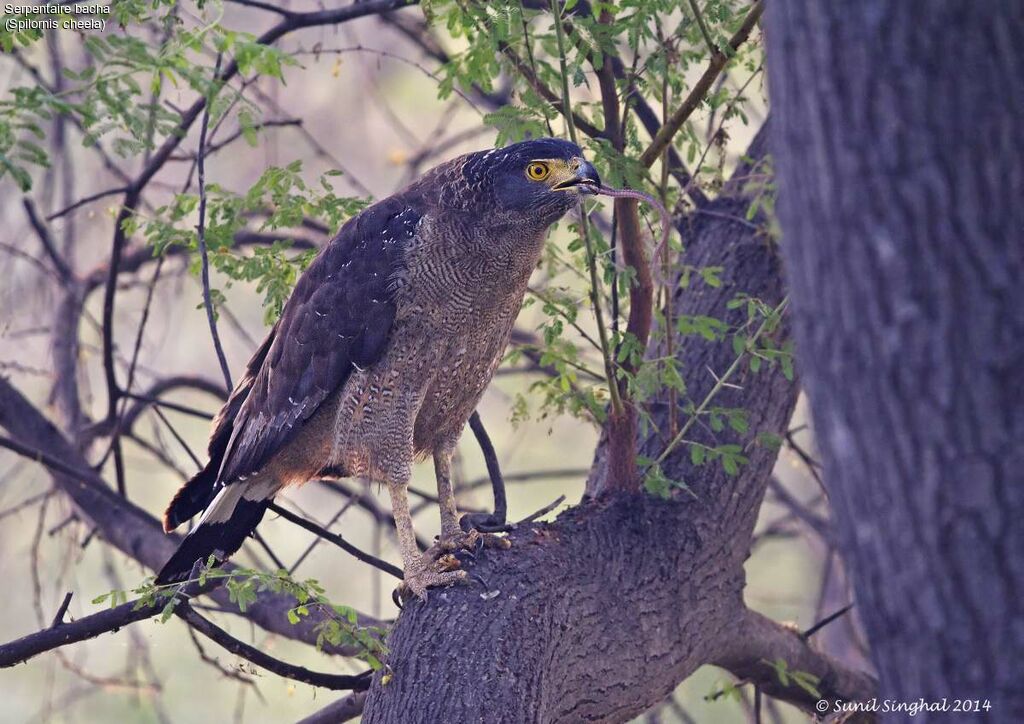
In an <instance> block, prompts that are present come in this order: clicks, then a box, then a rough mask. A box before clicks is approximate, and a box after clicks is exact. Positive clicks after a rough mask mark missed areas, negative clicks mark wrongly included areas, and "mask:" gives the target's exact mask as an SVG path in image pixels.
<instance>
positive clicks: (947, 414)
mask: <svg viewBox="0 0 1024 724" xmlns="http://www.w3.org/2000/svg"><path fill="white" fill-rule="evenodd" d="M768 8H769V9H768V11H767V14H768V21H767V23H768V25H767V30H766V37H767V41H768V68H769V79H770V87H771V93H772V108H773V110H772V115H773V123H774V126H773V151H774V153H775V166H776V172H777V178H778V187H779V199H778V215H779V221H780V223H781V226H782V230H783V241H782V245H783V248H784V254H785V261H786V269H787V275H788V281H789V283H790V288H791V293H792V299H793V305H794V331H795V338H796V343H797V353H798V361H799V363H800V370H801V374H802V377H803V380H804V382H805V384H806V386H807V389H808V393H809V395H810V398H811V403H812V411H813V415H814V420H815V423H816V430H817V436H818V440H819V445H820V447H821V451H822V454H823V457H824V462H825V469H826V473H827V480H828V487H829V491H830V498H831V503H832V505H833V508H834V511H835V515H836V517H837V520H838V524H839V533H840V541H839V542H840V548H841V550H842V553H843V555H844V557H845V560H846V562H847V563H848V564H849V566H850V567H851V569H852V575H853V581H854V588H855V591H856V594H857V607H858V608H857V610H858V611H859V614H860V617H861V619H862V620H863V622H864V624H865V627H866V630H867V634H868V636H869V639H870V643H871V648H872V650H873V655H874V658H875V662H876V664H877V667H878V671H879V678H880V681H881V696H882V697H888V698H892V699H895V700H898V701H905V702H916V701H918V700H919V699H920V698H921V697H923V698H924V699H925V701H934V700H941V699H942V698H943V697H947V698H948V699H949V706H950V707H952V706H954V703H953V700H954V699H971V700H974V699H977V700H980V701H981V702H982V704H984V702H985V701H986V700H988V701H989V702H991V707H992V708H991V710H990V711H988V712H985V711H981V712H977V713H972V714H966V715H965V714H959V715H955V716H957V719H956V720H957V721H1007V722H1009V721H1024V689H1022V687H1021V684H1020V675H1021V668H1020V667H1021V659H1022V656H1024V525H1022V523H1021V521H1022V519H1024V486H1022V485H1021V483H1022V480H1021V477H1022V473H1021V471H1022V470H1024V375H1022V370H1024V302H1022V300H1021V297H1020V284H1021V282H1022V280H1024V238H1022V236H1024V133H1022V130H1021V124H1022V122H1024V79H1022V72H1024V6H1022V5H1021V4H1020V3H978V2H970V1H969V0H959V1H942V2H940V1H938V0H932V1H930V2H924V1H922V0H918V1H916V2H912V1H910V0H870V1H869V0H862V1H861V2H857V3H834V2H815V1H812V0H772V2H771V3H769V6H768ZM891 720H893V721H904V720H906V721H910V720H911V718H910V716H909V714H907V713H906V712H903V713H897V714H893V715H891ZM915 721H916V720H915Z"/></svg>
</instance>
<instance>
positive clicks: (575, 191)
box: [461, 138, 601, 225]
mask: <svg viewBox="0 0 1024 724" xmlns="http://www.w3.org/2000/svg"><path fill="white" fill-rule="evenodd" d="M461 175H462V180H463V182H464V183H465V184H466V187H467V189H466V190H468V191H469V192H470V194H471V195H472V196H475V197H476V198H477V200H479V201H484V202H485V203H486V204H487V205H489V206H490V207H491V208H492V209H493V210H494V211H495V212H497V215H498V216H500V217H504V220H508V219H509V218H510V217H511V218H513V219H515V218H518V217H520V216H521V217H522V219H523V220H532V221H536V222H538V223H539V224H542V225H547V224H551V223H553V222H554V221H556V220H557V219H558V218H559V217H560V216H562V214H564V213H565V212H566V211H568V210H569V209H570V208H571V207H572V206H574V205H575V204H576V203H577V201H578V199H579V197H580V196H581V195H583V194H593V193H596V191H597V189H598V187H599V186H600V185H601V179H600V177H598V175H597V170H596V169H595V168H594V166H593V165H592V164H591V163H590V162H589V161H587V160H586V159H585V158H584V157H583V151H581V150H580V147H579V146H577V145H576V144H574V143H570V142H569V141H563V140H561V139H558V138H537V139H534V140H530V141H523V142H521V143H514V144H512V145H510V146H506V147H504V148H497V149H494V150H491V151H478V152H476V153H471V154H469V155H468V156H466V157H465V161H464V163H463V164H462V174H461Z"/></svg>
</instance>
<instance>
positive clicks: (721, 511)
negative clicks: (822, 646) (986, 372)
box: [363, 143, 873, 724]
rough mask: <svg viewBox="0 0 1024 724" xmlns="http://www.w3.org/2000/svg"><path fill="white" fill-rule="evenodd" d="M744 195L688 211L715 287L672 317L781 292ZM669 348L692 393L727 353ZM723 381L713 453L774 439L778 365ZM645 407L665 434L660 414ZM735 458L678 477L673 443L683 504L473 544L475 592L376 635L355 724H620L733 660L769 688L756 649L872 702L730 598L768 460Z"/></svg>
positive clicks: (686, 468) (785, 386)
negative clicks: (376, 652) (480, 547)
mask: <svg viewBox="0 0 1024 724" xmlns="http://www.w3.org/2000/svg"><path fill="white" fill-rule="evenodd" d="M760 148H761V144H760V143H757V144H755V147H754V148H753V149H752V153H754V154H759V153H760V150H759V149H760ZM749 201H750V200H749V199H748V198H745V197H743V196H742V195H740V196H739V197H737V198H723V199H720V200H719V201H716V202H714V203H713V204H712V205H711V207H710V208H708V209H707V210H708V211H710V212H711V213H710V214H706V215H705V214H700V215H698V216H697V219H696V222H695V223H694V226H693V228H692V229H691V230H689V232H688V233H687V234H686V236H685V237H684V240H685V241H686V243H687V247H688V248H687V251H686V252H685V255H684V259H683V261H685V263H687V264H693V265H695V266H698V267H702V266H721V267H724V268H725V270H726V271H725V273H724V277H725V279H724V281H725V283H724V284H723V286H722V287H721V288H718V289H715V288H711V287H708V286H704V285H702V284H699V283H694V284H693V285H691V287H690V288H688V289H685V290H682V289H681V290H680V295H679V298H678V300H677V310H678V312H682V313H687V314H707V315H714V316H717V317H720V318H724V317H728V316H730V315H732V314H733V313H731V312H727V311H726V304H727V302H728V301H729V300H730V299H732V298H733V296H734V295H735V294H736V293H737V292H740V291H745V292H748V293H750V294H754V295H757V296H760V297H762V298H764V299H765V300H766V301H768V302H769V303H777V302H778V301H779V300H780V299H781V297H782V283H781V278H780V274H779V273H778V272H779V267H778V262H777V259H776V255H775V250H774V248H773V247H772V245H771V244H770V243H769V241H768V240H767V239H766V238H765V237H764V236H762V235H761V234H760V233H759V232H758V231H757V229H756V227H754V228H752V227H753V225H751V224H747V223H746V222H745V220H744V214H745V211H746V208H747V206H748V205H749ZM682 347H683V348H684V352H683V353H682V354H681V355H680V359H681V360H683V362H684V364H685V370H686V375H687V378H688V382H689V383H690V385H691V394H692V396H693V398H695V399H698V400H699V399H701V397H702V396H703V395H704V394H705V393H706V391H707V390H708V389H710V388H711V385H712V384H713V382H714V380H713V378H712V377H711V375H710V374H709V373H708V372H707V370H708V369H711V370H714V371H715V372H716V373H718V374H720V373H721V372H722V371H723V370H725V369H726V368H727V367H728V366H729V364H730V363H731V362H732V361H733V359H734V358H735V353H734V352H733V351H732V346H731V345H730V344H729V343H728V342H724V343H709V342H703V341H694V340H693V339H692V338H687V339H686V340H685V341H684V344H683V345H682ZM655 353H656V352H655ZM733 381H734V382H736V383H737V384H738V385H739V386H740V387H739V388H736V389H728V390H726V391H725V392H724V393H723V395H722V397H721V398H720V399H719V400H717V404H721V405H725V406H736V407H745V408H747V409H748V410H749V411H750V414H751V419H750V423H751V432H750V433H749V434H745V435H739V434H736V433H731V432H724V433H720V436H719V438H718V440H717V442H718V443H719V444H722V443H726V442H737V443H740V444H749V443H752V441H753V437H754V435H755V433H756V432H758V431H769V432H774V433H777V434H779V433H781V432H783V431H784V429H785V426H786V424H787V422H788V420H789V416H790V414H791V412H792V408H793V405H794V402H795V399H796V393H797V387H796V384H795V383H793V382H791V381H787V380H786V379H785V378H784V377H783V375H782V374H781V373H779V372H778V371H771V372H768V371H762V372H761V373H760V374H759V375H754V374H752V373H751V372H750V371H749V370H747V369H746V368H745V369H744V371H743V372H742V373H741V374H740V375H739V377H738V378H736V379H735V380H733ZM653 409H654V413H653V414H654V417H655V419H656V420H657V421H658V423H659V426H660V427H661V428H662V429H663V430H664V429H667V428H668V420H667V417H668V410H667V405H665V404H658V405H654V406H653ZM679 415H680V419H685V413H683V412H680V413H679ZM639 443H640V447H641V449H642V450H643V451H644V454H648V455H650V454H651V452H652V451H654V448H656V447H658V446H662V445H664V440H663V439H662V440H661V441H660V442H659V441H658V440H655V439H654V438H653V437H647V436H643V435H642V436H641V438H640V440H639ZM749 453H750V463H749V465H747V466H746V467H745V468H744V469H742V470H741V471H740V473H739V475H736V476H729V475H727V474H725V473H724V472H723V471H722V469H721V467H720V466H718V465H717V464H712V465H706V466H704V467H701V468H699V469H691V468H690V462H689V453H688V451H686V450H685V449H680V450H679V451H678V452H677V453H675V454H673V455H671V456H670V457H669V458H667V459H666V462H665V466H664V469H665V471H666V473H667V475H668V476H669V477H671V478H673V479H677V480H685V481H686V482H687V483H688V484H689V486H690V488H691V489H692V490H693V493H694V495H693V496H690V495H688V494H681V495H680V496H678V497H677V498H676V499H674V500H669V501H663V500H658V499H655V498H653V497H652V496H649V495H632V496H630V495H622V494H618V495H611V496H608V495H605V496H602V497H598V498H597V499H596V500H592V501H590V502H587V503H584V504H582V505H580V506H577V507H576V508H574V509H571V510H570V511H568V512H567V513H565V514H563V515H562V516H560V517H559V519H558V520H557V521H556V522H554V523H551V524H532V525H528V526H522V527H520V528H519V529H518V530H517V531H515V532H514V533H513V534H512V535H511V538H512V541H513V547H512V549H511V550H509V551H502V552H491V551H489V550H488V551H485V553H484V554H483V556H481V557H480V558H479V559H478V560H477V561H476V562H475V563H472V564H471V565H470V566H469V568H468V569H469V571H470V573H471V574H475V575H476V576H478V577H479V579H478V580H477V581H475V582H473V583H471V584H470V585H466V586H458V587H453V588H449V589H445V590H439V591H434V592H432V593H431V595H430V599H429V601H428V602H427V603H425V604H422V603H419V602H415V603H412V604H410V605H409V606H408V607H407V608H406V610H404V611H403V612H402V614H401V616H400V617H399V619H398V622H397V624H396V626H395V628H394V630H393V631H392V633H391V635H390V636H389V638H388V645H389V647H390V653H389V655H388V658H387V664H388V666H389V667H390V671H389V673H390V676H389V677H388V683H386V684H385V683H384V678H383V677H382V675H380V674H378V676H377V677H376V678H375V681H374V684H373V686H372V687H371V690H370V693H369V696H368V698H367V705H366V712H365V714H364V719H363V720H364V721H365V722H367V723H368V724H371V723H374V722H403V723H407V722H439V721H445V722H468V721H497V720H501V721H515V722H562V721H609V722H619V721H627V720H629V719H630V718H632V717H634V716H636V715H637V714H639V713H641V712H643V711H644V710H645V709H647V708H649V707H650V706H652V705H654V704H656V703H658V702H660V701H661V700H663V699H664V697H665V696H666V695H667V694H668V693H669V692H671V691H672V690H673V689H674V688H675V687H676V685H677V684H678V683H679V682H680V681H682V680H683V679H684V678H686V677H687V676H688V675H689V674H690V673H692V672H693V671H694V670H695V669H696V668H697V667H698V666H700V665H702V664H705V663H710V662H720V663H723V665H727V666H733V665H735V666H737V667H740V666H741V664H742V665H745V666H749V667H750V669H749V674H750V675H751V676H753V677H755V679H756V678H757V677H761V678H763V679H764V680H765V681H766V682H770V681H774V680H775V677H773V676H772V675H771V674H770V672H768V671H765V670H764V669H765V667H764V664H763V658H764V652H765V651H766V650H770V649H771V650H774V649H775V648H776V647H775V646H774V644H776V643H781V642H782V641H785V642H786V644H787V645H788V646H791V647H792V648H793V649H799V650H800V651H802V652H803V653H804V654H805V655H806V656H807V659H808V660H806V661H805V660H803V659H802V658H801V659H800V664H801V665H802V666H805V667H806V669H805V670H808V671H812V672H813V673H816V674H817V675H819V676H821V677H822V679H823V681H824V684H823V686H824V688H825V689H826V690H827V691H832V692H835V691H839V692H843V694H842V695H843V696H847V697H857V696H870V693H871V691H873V685H872V681H871V679H870V678H869V677H867V676H864V675H862V674H858V673H856V672H847V671H843V670H842V669H841V667H838V666H837V665H836V664H835V662H833V661H831V660H830V659H828V658H827V657H823V656H821V655H820V654H817V653H816V652H813V651H811V650H810V649H809V648H808V647H807V646H806V642H804V641H803V640H802V639H799V637H797V636H796V635H795V634H793V633H792V632H791V631H789V630H788V629H785V628H784V627H781V626H779V625H778V624H773V623H771V622H769V621H767V619H763V618H762V617H758V616H757V614H752V613H751V612H749V611H747V609H746V608H745V607H744V605H743V595H742V594H743V587H744V582H745V579H744V573H743V561H744V560H745V559H746V557H747V555H748V553H749V550H750V539H751V533H752V531H753V527H754V522H755V519H756V516H757V511H758V508H759V507H760V503H761V499H762V497H763V494H764V489H765V482H766V480H767V478H768V475H769V474H770V471H771V469H772V465H773V463H774V460H775V456H776V453H775V451H774V450H772V449H770V448H767V447H763V446H761V447H758V446H756V445H752V446H751V447H750V448H749ZM604 459H605V454H604V448H601V449H599V452H598V461H597V463H596V464H595V473H594V475H592V481H595V480H603V479H604V476H603V472H602V471H604V469H605V466H604ZM595 485H596V486H597V487H596V488H595V489H596V490H597V492H599V493H600V492H601V486H600V484H595ZM608 487H611V486H608ZM480 581H482V583H481V582H480ZM745 671H746V670H745ZM776 683H777V682H776ZM779 688H780V689H783V691H778V692H777V693H778V694H779V695H780V696H781V697H782V698H787V699H789V700H792V701H795V702H796V703H798V704H799V705H801V706H805V707H808V706H810V705H813V703H814V700H809V697H808V696H807V694H806V692H800V691H796V689H797V688H798V687H791V688H790V689H786V687H779Z"/></svg>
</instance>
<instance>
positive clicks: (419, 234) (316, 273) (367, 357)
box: [157, 138, 600, 597]
mask: <svg viewBox="0 0 1024 724" xmlns="http://www.w3.org/2000/svg"><path fill="white" fill-rule="evenodd" d="M599 188H600V180H599V178H598V176H597V172H596V171H595V169H594V167H593V166H592V165H591V164H590V163H588V162H587V161H586V160H585V159H584V158H583V154H582V152H581V150H580V149H579V147H578V146H576V145H575V144H572V143H569V142H567V141H562V140H558V139H553V138H541V139H536V140H531V141H525V142H522V143H517V144H513V145H510V146H507V147H505V148H500V149H494V150H488V151H479V152H476V153H470V154H467V155H464V156H461V157H459V158H455V159H453V160H451V161H448V162H447V163H443V164H441V165H439V166H437V167H435V168H433V169H431V170H430V171H428V172H427V173H426V174H424V175H423V177H422V178H420V179H419V180H418V181H415V182H414V183H412V184H411V185H410V186H408V187H407V188H405V189H404V190H402V191H400V192H398V193H396V194H395V195H393V196H391V197H389V198H386V199H384V200H382V201H379V202H377V203H375V204H373V205H372V206H370V207H368V208H367V209H365V210H364V211H363V212H362V213H360V214H359V215H358V216H356V217H354V218H353V219H351V220H350V221H348V222H347V223H346V224H345V225H344V226H343V227H342V228H341V231H339V232H338V234H337V236H335V237H334V238H333V239H332V240H331V241H330V242H329V243H328V244H327V245H326V246H325V247H324V248H323V249H322V250H321V252H320V253H319V255H318V256H317V257H316V259H315V260H314V261H313V263H312V264H311V265H310V266H309V268H308V269H307V270H306V271H305V273H304V274H303V275H302V276H301V277H300V279H299V280H298V283H297V284H296V285H295V289H294V291H293V292H292V295H291V297H290V298H289V300H288V302H287V303H286V304H285V306H284V310H283V312H282V314H281V317H280V319H279V320H278V321H277V323H276V324H275V325H274V327H273V329H272V330H271V331H270V334H269V335H268V336H267V338H266V340H264V342H263V344H261V345H260V347H259V349H258V350H257V351H256V353H255V354H254V355H253V357H252V359H251V360H250V361H249V364H248V366H247V367H246V370H245V374H244V375H243V376H242V378H241V380H240V381H239V382H238V384H237V385H236V387H235V388H234V390H233V391H232V393H231V396H230V397H229V399H228V401H227V403H225V405H224V407H223V408H222V409H221V410H220V412H219V413H218V415H217V417H216V419H215V420H214V425H213V432H212V434H211V437H210V444H209V455H210V460H209V462H208V463H207V464H206V467H205V468H203V470H202V471H201V472H199V473H198V474H197V475H196V476H195V477H193V478H192V479H191V480H189V481H188V483H186V484H185V485H184V486H183V487H182V488H181V490H180V491H178V493H177V495H176V496H175V497H174V499H173V500H172V501H171V503H170V506H169V507H168V508H167V512H166V513H165V515H164V529H165V530H167V531H171V530H173V529H174V528H176V527H177V526H178V525H180V524H181V523H182V522H184V521H186V520H188V519H189V518H192V517H193V516H195V515H197V514H199V513H200V512H203V511H204V510H205V512H203V516H202V519H201V520H200V522H199V524H198V525H197V526H196V527H195V528H194V529H193V530H192V531H191V533H189V534H188V536H187V537H186V538H185V539H184V541H183V542H182V543H181V545H180V546H179V548H178V550H177V552H176V553H175V554H174V555H173V556H172V557H171V559H170V560H169V561H168V562H167V563H166V564H165V565H164V568H163V569H162V570H161V571H160V573H159V575H158V576H157V582H158V583H168V582H172V581H178V580H182V579H184V578H187V577H188V574H189V573H190V571H191V570H192V567H193V565H194V564H195V562H196V561H197V560H202V561H204V562H205V561H206V560H207V558H208V557H209V556H210V555H211V554H213V555H214V556H215V557H216V558H217V559H218V560H224V559H225V558H227V557H228V556H230V555H231V554H233V553H234V552H235V551H237V550H238V548H239V547H240V546H241V544H242V542H243V541H244V539H245V537H246V536H248V535H249V534H250V533H251V532H252V531H253V529H254V528H255V527H256V525H257V524H258V523H259V522H260V519H261V518H262V517H263V513H264V511H265V510H266V508H267V506H268V505H269V504H270V502H271V501H272V500H273V498H274V496H275V495H276V494H277V493H278V491H280V490H281V489H282V488H283V487H285V486H287V485H292V484H295V483H303V482H306V481H308V480H311V479H314V478H322V477H345V476H362V477H365V478H368V479H370V480H373V481H377V482H379V483H382V484H385V485H387V488H388V491H389V493H390V496H391V504H392V510H393V512H394V517H395V523H396V527H397V529H398V541H399V545H400V547H401V552H402V561H403V564H404V572H405V585H406V587H407V588H408V589H409V590H411V591H412V592H413V593H415V594H416V595H418V596H420V597H425V596H426V589H427V587H429V586H434V585H443V584H447V583H450V582H453V581H455V580H459V579H460V578H462V577H463V576H464V573H463V572H461V571H443V570H440V568H439V567H438V566H436V565H433V561H432V559H430V558H429V556H421V555H420V553H419V550H418V548H417V546H416V537H415V534H414V531H413V524H412V518H411V516H410V514H409V505H408V501H407V498H406V487H407V485H408V482H409V476H410V472H411V467H412V464H413V462H414V461H415V460H416V459H418V458H425V457H426V456H428V455H430V456H432V457H433V459H434V468H435V472H436V476H437V490H438V497H439V498H440V509H441V538H440V542H441V544H442V545H443V544H445V543H449V544H450V543H452V542H453V541H455V540H457V539H458V538H459V536H460V535H461V529H460V528H459V523H458V514H457V511H456V507H455V498H454V494H453V491H452V482H451V456H452V452H453V450H454V447H455V444H456V442H457V440H458V438H459V435H460V434H461V433H462V430H463V428H464V427H465V424H466V421H467V420H468V419H469V417H470V415H471V414H472V412H473V410H474V409H475V407H476V404H477V402H478V401H479V399H480V396H481V395H482V394H483V391H484V388H486V386H487V384H488V382H490V380H491V377H492V375H493V374H494V371H495V369H496V368H497V367H498V364H499V363H500V361H501V359H502V356H503V354H504V352H505V347H506V345H507V344H508V340H509V335H510V334H511V330H512V324H513V322H514V321H515V318H516V315H517V314H518V313H519V309H520V307H521V305H522V301H523V296H524V294H525V292H526V286H527V282H528V280H529V278H530V274H531V272H532V271H533V269H534V268H535V267H536V266H537V264H538V262H539V260H540V255H541V250H542V248H543V245H544V239H545V236H546V234H547V230H548V228H549V227H550V226H551V225H552V224H553V223H554V222H556V221H557V220H558V219H559V218H561V217H562V216H563V215H564V214H565V213H566V211H568V210H569V209H570V208H571V207H572V206H574V205H575V204H576V203H577V202H578V199H579V197H580V195H581V194H586V193H593V192H595V191H596V190H597V189H599Z"/></svg>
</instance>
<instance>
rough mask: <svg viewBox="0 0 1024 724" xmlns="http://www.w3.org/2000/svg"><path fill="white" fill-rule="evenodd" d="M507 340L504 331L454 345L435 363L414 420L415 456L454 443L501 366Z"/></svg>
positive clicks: (506, 334)
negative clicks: (487, 337) (492, 335)
mask: <svg viewBox="0 0 1024 724" xmlns="http://www.w3.org/2000/svg"><path fill="white" fill-rule="evenodd" d="M507 338H508V333H507V331H504V330H498V331H497V334H496V335H495V337H492V338H491V339H487V340H482V341H477V343H476V344H474V343H469V344H463V345H457V346H455V348H454V349H450V350H448V352H447V354H445V355H443V356H442V357H441V358H440V359H438V362H437V366H436V369H435V374H434V375H432V377H433V379H432V381H431V384H430V385H429V386H428V387H427V389H426V391H425V393H424V396H423V402H422V404H421V405H420V409H419V412H418V414H417V416H416V424H415V428H414V435H413V444H414V447H415V449H416V452H417V453H419V454H424V453H428V452H432V451H434V450H437V449H441V448H444V447H446V446H450V445H454V443H455V441H456V440H458V438H459V435H460V434H461V433H462V430H463V428H464V427H465V425H466V421H467V420H468V419H469V416H470V415H472V414H473V410H474V409H476V405H477V403H478V402H479V401H480V397H481V396H482V395H483V393H484V390H486V389H487V385H488V384H489V383H490V381H491V378H492V377H493V376H494V372H495V370H496V369H497V368H498V365H499V364H500V363H501V359H502V356H503V353H504V350H505V343H506V341H507Z"/></svg>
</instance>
